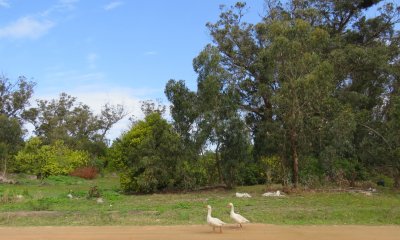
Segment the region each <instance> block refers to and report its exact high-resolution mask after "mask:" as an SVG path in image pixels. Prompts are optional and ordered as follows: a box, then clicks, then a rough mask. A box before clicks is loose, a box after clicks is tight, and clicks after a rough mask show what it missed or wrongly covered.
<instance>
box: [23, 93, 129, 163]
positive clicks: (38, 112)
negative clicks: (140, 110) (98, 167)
mask: <svg viewBox="0 0 400 240" xmlns="http://www.w3.org/2000/svg"><path fill="white" fill-rule="evenodd" d="M37 105H38V107H36V108H31V109H29V111H27V112H25V118H26V119H28V120H29V121H30V122H31V123H32V124H33V125H34V127H35V130H34V132H35V134H36V136H38V137H40V138H41V139H42V141H43V142H44V143H45V144H54V143H55V142H57V141H59V140H62V141H63V142H64V144H65V145H67V146H68V147H69V148H71V149H75V150H83V151H87V152H89V153H90V154H91V155H93V156H97V157H98V156H104V155H105V153H106V148H107V145H106V139H105V135H106V134H107V132H108V131H109V130H110V128H111V127H112V126H113V125H114V124H115V123H116V122H118V121H119V120H121V119H122V118H123V117H124V116H125V112H124V108H123V107H122V106H121V105H116V106H112V105H110V104H105V105H104V106H103V107H102V109H101V114H99V115H95V114H94V113H93V112H92V110H91V109H90V108H89V106H88V105H86V104H83V103H79V102H77V101H76V98H75V97H72V96H70V95H67V94H66V93H61V94H60V97H59V99H52V100H50V101H48V100H38V101H37Z"/></svg>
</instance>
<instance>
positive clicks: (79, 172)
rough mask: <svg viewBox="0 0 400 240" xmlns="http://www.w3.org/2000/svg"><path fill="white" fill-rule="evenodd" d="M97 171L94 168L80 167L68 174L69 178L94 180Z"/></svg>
mask: <svg viewBox="0 0 400 240" xmlns="http://www.w3.org/2000/svg"><path fill="white" fill-rule="evenodd" d="M97 174H98V171H97V169H96V168H95V167H81V168H77V169H75V170H74V171H73V172H71V173H70V175H71V176H75V177H80V178H84V179H95V178H96V176H97Z"/></svg>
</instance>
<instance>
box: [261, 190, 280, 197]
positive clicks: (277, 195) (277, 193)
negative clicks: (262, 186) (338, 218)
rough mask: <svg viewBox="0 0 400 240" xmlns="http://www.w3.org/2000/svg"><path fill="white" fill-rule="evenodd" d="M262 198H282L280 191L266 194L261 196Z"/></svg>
mask: <svg viewBox="0 0 400 240" xmlns="http://www.w3.org/2000/svg"><path fill="white" fill-rule="evenodd" d="M263 196H264V197H280V196H284V195H282V194H281V191H279V190H278V191H276V192H266V193H264V194H263Z"/></svg>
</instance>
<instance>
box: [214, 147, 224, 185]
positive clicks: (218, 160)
mask: <svg viewBox="0 0 400 240" xmlns="http://www.w3.org/2000/svg"><path fill="white" fill-rule="evenodd" d="M218 150H219V143H217V147H216V148H215V164H216V166H217V170H218V176H219V182H220V183H225V181H224V176H223V175H222V168H221V161H220V159H219V152H218Z"/></svg>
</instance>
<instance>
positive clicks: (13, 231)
mask: <svg viewBox="0 0 400 240" xmlns="http://www.w3.org/2000/svg"><path fill="white" fill-rule="evenodd" d="M0 239H1V240H17V239H18V240H31V239H32V240H33V239H35V240H43V239H51V240H57V239H65V240H75V239H79V240H89V239H93V240H125V239H144V240H150V239H166V240H169V239H202V240H211V239H229V240H232V239H249V240H250V239H251V240H256V239H263V240H269V239H277V240H289V239H293V240H303V239H304V240H313V239H318V240H325V239H335V240H336V239H341V240H350V239H351V240H357V239H362V240H370V239H371V240H372V239H379V240H389V239H390V240H391V239H393V240H395V239H396V240H399V239H400V226H277V225H265V224H249V225H246V226H245V227H244V229H238V228H236V227H235V226H233V225H229V226H227V227H225V228H224V229H223V233H217V232H213V231H212V228H211V227H209V226H207V225H195V226H102V227H101V226H96V227H0Z"/></svg>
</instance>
